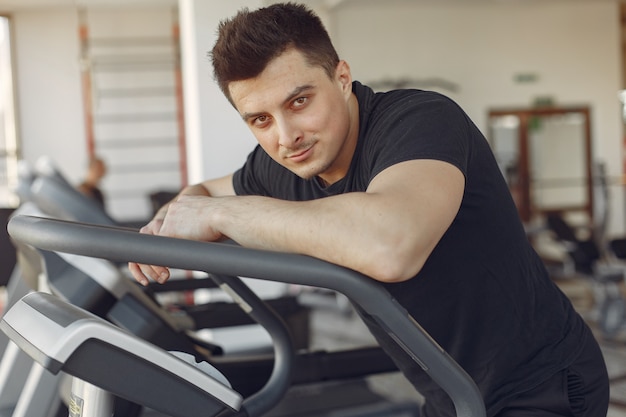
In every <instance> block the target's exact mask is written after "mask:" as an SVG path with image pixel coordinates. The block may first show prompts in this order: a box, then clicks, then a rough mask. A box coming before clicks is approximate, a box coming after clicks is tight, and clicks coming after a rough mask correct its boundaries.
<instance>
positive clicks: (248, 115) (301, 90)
mask: <svg viewBox="0 0 626 417" xmlns="http://www.w3.org/2000/svg"><path fill="white" fill-rule="evenodd" d="M313 88H314V86H313V85H311V84H305V85H301V86H298V87H296V88H294V89H293V91H292V92H291V93H289V95H288V96H287V97H286V98H285V99H284V100H283V105H284V104H287V103H289V102H291V101H292V100H293V99H295V98H296V97H298V96H299V95H300V94H302V93H304V92H305V91H307V90H311V89H313ZM264 114H266V112H256V113H243V114H242V115H241V118H242V119H243V120H244V121H248V120H250V119H254V118H256V117H259V116H262V115H264Z"/></svg>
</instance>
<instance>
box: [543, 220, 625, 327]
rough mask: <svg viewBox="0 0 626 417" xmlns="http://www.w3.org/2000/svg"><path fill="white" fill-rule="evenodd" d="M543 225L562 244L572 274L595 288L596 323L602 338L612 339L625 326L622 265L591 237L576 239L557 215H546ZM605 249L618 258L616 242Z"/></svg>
mask: <svg viewBox="0 0 626 417" xmlns="http://www.w3.org/2000/svg"><path fill="white" fill-rule="evenodd" d="M546 225H547V227H548V229H549V230H550V231H552V232H553V234H554V236H555V237H556V238H557V240H559V241H560V242H561V243H562V244H563V247H564V248H565V251H566V252H567V255H568V257H569V258H570V260H571V262H572V264H573V267H574V270H575V271H576V272H577V273H579V274H581V275H582V276H585V277H587V278H589V279H590V280H591V282H592V284H594V285H595V286H596V287H597V289H598V291H596V303H597V308H596V312H595V313H596V316H597V317H596V321H597V323H598V326H599V328H600V330H601V331H602V335H603V336H604V337H605V338H607V339H614V338H615V337H616V336H617V334H618V333H619V331H620V330H621V329H623V328H624V326H625V325H626V300H625V299H624V296H623V294H622V292H621V290H620V287H619V286H620V284H621V283H623V282H624V277H625V275H626V264H624V263H623V262H619V261H617V259H616V258H615V256H614V255H613V254H608V253H606V252H605V250H603V248H602V246H601V244H599V243H598V241H597V240H596V238H595V235H594V234H593V233H591V234H590V236H589V237H588V238H586V239H582V238H579V237H578V235H577V234H576V231H575V230H574V228H573V227H572V226H571V225H570V224H568V223H567V222H566V221H565V219H564V218H563V217H562V216H561V215H560V214H558V213H550V214H548V215H547V216H546ZM609 247H610V248H611V249H612V250H613V251H615V253H616V254H617V256H619V255H620V252H619V250H620V247H619V241H614V242H609ZM612 255H613V256H612Z"/></svg>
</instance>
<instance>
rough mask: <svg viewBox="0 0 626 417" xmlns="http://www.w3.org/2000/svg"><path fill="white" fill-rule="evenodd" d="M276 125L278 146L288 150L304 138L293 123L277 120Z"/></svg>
mask: <svg viewBox="0 0 626 417" xmlns="http://www.w3.org/2000/svg"><path fill="white" fill-rule="evenodd" d="M276 125H277V127H278V145H279V146H281V147H283V148H288V149H290V148H293V147H294V146H296V145H297V144H298V143H299V142H301V141H302V138H303V137H304V135H303V133H302V130H301V129H299V128H298V126H297V125H296V124H295V123H293V121H290V120H287V119H282V120H277V123H276Z"/></svg>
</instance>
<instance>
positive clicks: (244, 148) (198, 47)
mask: <svg viewBox="0 0 626 417" xmlns="http://www.w3.org/2000/svg"><path fill="white" fill-rule="evenodd" d="M260 4H261V2H260V0H258V1H250V0H248V1H246V0H231V1H228V2H224V1H217V0H212V1H208V0H180V1H179V14H180V20H181V41H182V43H183V47H182V51H181V53H182V59H183V79H184V80H183V84H184V94H185V125H186V130H187V131H186V136H187V145H188V148H187V149H188V152H187V157H188V162H189V181H190V182H191V183H194V182H199V181H201V180H203V179H207V178H215V177H218V176H223V175H226V174H229V173H231V172H233V171H234V170H236V169H237V168H238V167H239V166H241V164H242V163H243V161H244V160H245V157H246V156H247V154H248V153H250V151H251V150H252V149H253V147H254V146H255V144H256V141H255V140H254V137H253V136H252V134H251V133H250V130H249V129H248V128H247V127H246V126H245V125H244V123H243V122H242V121H241V118H240V117H239V114H238V113H237V112H236V111H235V109H233V107H232V106H231V105H230V103H229V102H228V100H226V98H225V97H224V95H223V94H222V92H221V91H220V89H219V88H218V86H217V84H216V83H215V82H214V81H213V71H212V67H211V64H210V60H209V58H208V56H207V54H208V52H209V51H210V50H211V49H212V48H213V44H214V43H215V40H216V31H217V27H218V24H219V22H220V21H221V20H222V19H224V18H225V17H229V16H232V15H234V14H235V13H236V12H237V10H239V9H240V8H241V7H244V6H247V7H250V8H255V7H259V6H260Z"/></svg>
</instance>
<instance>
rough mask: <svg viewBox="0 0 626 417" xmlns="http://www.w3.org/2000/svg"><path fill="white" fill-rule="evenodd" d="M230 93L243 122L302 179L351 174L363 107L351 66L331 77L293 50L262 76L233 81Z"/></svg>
mask: <svg viewBox="0 0 626 417" xmlns="http://www.w3.org/2000/svg"><path fill="white" fill-rule="evenodd" d="M229 90H230V94H231V97H232V100H233V103H234V104H235V107H236V108H237V110H238V111H239V113H240V114H241V116H242V118H243V120H244V121H245V123H246V124H247V125H248V127H250V129H251V130H252V133H253V134H254V136H255V137H256V139H257V140H258V142H259V144H260V145H261V147H262V148H263V149H264V150H265V152H267V154H268V155H269V156H270V157H272V158H273V159H274V160H275V161H276V162H278V163H279V164H281V165H283V166H284V167H286V168H287V169H289V170H290V171H292V172H294V173H295V174H297V175H298V176H300V177H302V178H307V179H308V178H313V177H314V176H319V177H320V178H322V179H323V180H325V181H326V182H328V183H333V182H335V181H337V180H339V179H341V178H343V176H345V174H346V172H347V170H348V167H349V165H350V161H351V160H352V155H353V153H354V147H355V144H356V138H357V135H358V108H357V105H356V98H355V97H354V96H353V95H352V78H351V75H350V69H349V67H348V65H347V64H346V63H345V62H343V61H342V62H340V63H339V65H338V66H337V69H336V71H335V75H334V76H333V78H329V77H328V74H327V73H326V72H325V71H324V69H323V68H321V67H319V66H310V65H309V64H308V63H307V62H306V60H305V58H304V56H303V55H302V54H301V53H300V52H299V51H297V50H296V49H293V48H292V49H288V50H287V51H286V52H284V53H283V54H282V55H280V56H279V57H277V58H275V59H274V60H272V61H271V62H270V63H269V64H268V65H267V67H266V68H265V70H264V71H263V72H262V73H261V74H260V75H259V76H258V77H255V78H251V79H247V80H243V81H235V82H231V83H230V84H229ZM355 109H356V111H355Z"/></svg>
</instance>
